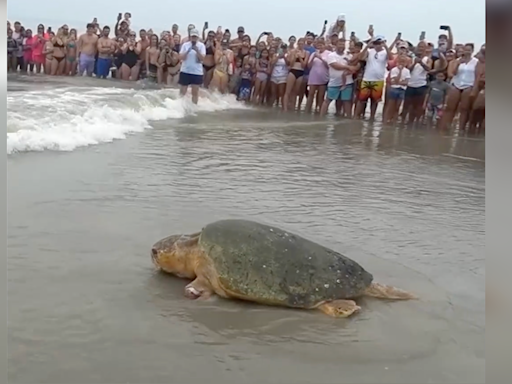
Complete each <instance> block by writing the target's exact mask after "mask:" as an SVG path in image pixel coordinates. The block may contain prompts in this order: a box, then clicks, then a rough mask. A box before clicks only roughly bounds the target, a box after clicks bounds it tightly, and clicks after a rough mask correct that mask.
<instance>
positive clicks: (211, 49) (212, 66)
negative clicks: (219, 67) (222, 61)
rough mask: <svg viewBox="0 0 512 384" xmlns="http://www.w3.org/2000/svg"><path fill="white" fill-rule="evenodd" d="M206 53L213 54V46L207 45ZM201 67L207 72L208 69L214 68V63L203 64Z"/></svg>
mask: <svg viewBox="0 0 512 384" xmlns="http://www.w3.org/2000/svg"><path fill="white" fill-rule="evenodd" d="M206 54H207V55H214V54H215V52H214V50H213V47H212V46H211V45H209V46H208V47H207V48H206ZM203 68H204V70H205V71H206V72H208V71H209V70H211V69H213V68H215V64H214V65H206V64H203Z"/></svg>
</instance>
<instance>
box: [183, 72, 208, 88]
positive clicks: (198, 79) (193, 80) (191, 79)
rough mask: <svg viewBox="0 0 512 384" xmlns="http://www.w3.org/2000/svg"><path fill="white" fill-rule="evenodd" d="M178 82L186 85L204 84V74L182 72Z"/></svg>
mask: <svg viewBox="0 0 512 384" xmlns="http://www.w3.org/2000/svg"><path fill="white" fill-rule="evenodd" d="M178 84H179V85H182V86H184V87H188V86H189V85H202V84H203V75H193V74H191V73H185V72H180V77H179V80H178Z"/></svg>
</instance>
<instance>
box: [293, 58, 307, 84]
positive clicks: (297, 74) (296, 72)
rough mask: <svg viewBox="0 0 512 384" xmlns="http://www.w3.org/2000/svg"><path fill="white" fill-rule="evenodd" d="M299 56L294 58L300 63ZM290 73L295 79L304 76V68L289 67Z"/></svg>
mask: <svg viewBox="0 0 512 384" xmlns="http://www.w3.org/2000/svg"><path fill="white" fill-rule="evenodd" d="M300 59H301V58H300V57H297V58H296V59H295V62H296V63H300ZM290 73H291V74H292V75H293V76H295V78H296V79H298V78H299V77H301V76H304V70H303V69H290Z"/></svg>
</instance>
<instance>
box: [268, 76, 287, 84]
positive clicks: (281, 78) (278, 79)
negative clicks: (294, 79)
mask: <svg viewBox="0 0 512 384" xmlns="http://www.w3.org/2000/svg"><path fill="white" fill-rule="evenodd" d="M287 78H288V74H286V75H284V76H272V77H271V78H270V81H271V82H272V83H274V84H286V79H287Z"/></svg>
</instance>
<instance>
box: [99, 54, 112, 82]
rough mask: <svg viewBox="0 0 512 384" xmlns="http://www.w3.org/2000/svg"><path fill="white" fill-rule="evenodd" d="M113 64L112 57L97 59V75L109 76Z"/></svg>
mask: <svg viewBox="0 0 512 384" xmlns="http://www.w3.org/2000/svg"><path fill="white" fill-rule="evenodd" d="M111 66H112V59H103V58H101V57H98V60H96V77H98V78H101V77H103V78H105V79H106V78H107V76H108V75H109V73H110V67H111Z"/></svg>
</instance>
